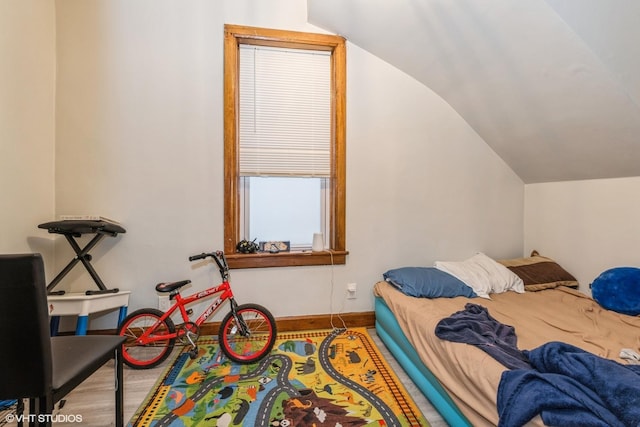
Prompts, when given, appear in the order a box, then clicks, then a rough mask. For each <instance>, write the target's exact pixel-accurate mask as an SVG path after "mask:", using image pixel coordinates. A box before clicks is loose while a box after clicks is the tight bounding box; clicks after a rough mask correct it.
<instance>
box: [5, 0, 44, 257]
mask: <svg viewBox="0 0 640 427" xmlns="http://www.w3.org/2000/svg"><path fill="white" fill-rule="evenodd" d="M0 62H1V65H0V67H1V69H2V71H1V72H0V253H26V252H40V253H42V254H43V255H44V257H45V259H51V257H50V254H51V253H52V245H51V240H50V238H49V236H47V235H46V232H45V234H42V233H40V230H39V229H38V228H37V226H38V224H41V223H43V222H45V221H49V220H50V219H51V217H52V216H53V214H54V175H53V174H54V172H53V171H54V155H53V153H54V142H55V135H54V128H55V127H54V123H55V114H54V113H55V112H54V98H55V8H54V4H53V3H52V2H48V1H41V0H3V1H2V2H0Z"/></svg>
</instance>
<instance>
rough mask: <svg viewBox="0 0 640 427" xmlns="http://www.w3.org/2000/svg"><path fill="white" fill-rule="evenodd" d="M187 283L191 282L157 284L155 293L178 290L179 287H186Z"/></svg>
mask: <svg viewBox="0 0 640 427" xmlns="http://www.w3.org/2000/svg"><path fill="white" fill-rule="evenodd" d="M189 283H191V280H180V281H179V282H163V283H158V284H157V285H156V291H158V292H171V291H175V290H176V289H180V288H181V287H183V286H184V285H188V284H189Z"/></svg>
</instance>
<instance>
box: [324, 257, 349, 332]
mask: <svg viewBox="0 0 640 427" xmlns="http://www.w3.org/2000/svg"><path fill="white" fill-rule="evenodd" d="M323 252H327V253H328V254H329V255H330V256H331V292H330V295H329V311H330V315H331V317H330V322H331V328H332V329H333V330H334V331H337V330H341V331H344V330H346V329H347V324H346V323H345V321H344V319H343V318H342V316H340V314H341V313H342V310H343V309H344V298H343V300H342V306H341V307H340V310H339V311H338V313H337V314H335V316H336V317H337V318H338V319H340V322H341V323H342V328H339V327H337V326H335V324H334V323H333V316H334V313H333V290H334V288H335V282H334V280H333V278H334V275H333V270H334V263H333V251H331V250H328V249H324V250H323Z"/></svg>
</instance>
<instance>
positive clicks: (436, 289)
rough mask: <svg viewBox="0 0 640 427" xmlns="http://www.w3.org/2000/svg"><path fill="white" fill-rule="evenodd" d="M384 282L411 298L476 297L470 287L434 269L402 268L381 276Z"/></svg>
mask: <svg viewBox="0 0 640 427" xmlns="http://www.w3.org/2000/svg"><path fill="white" fill-rule="evenodd" d="M382 277H384V280H386V281H387V282H389V283H391V284H392V285H393V286H395V287H396V288H398V289H399V290H400V291H401V292H402V293H404V294H407V295H409V296H412V297H425V298H440V297H447V298H452V297H458V296H463V297H469V298H474V297H476V296H477V295H476V294H475V292H473V289H471V287H469V286H467V285H465V284H464V282H462V281H461V280H459V279H457V278H455V277H453V276H452V275H451V274H449V273H446V272H444V271H442V270H438V269H437V268H435V267H402V268H396V269H393V270H389V271H387V272H386V273H383V274H382Z"/></svg>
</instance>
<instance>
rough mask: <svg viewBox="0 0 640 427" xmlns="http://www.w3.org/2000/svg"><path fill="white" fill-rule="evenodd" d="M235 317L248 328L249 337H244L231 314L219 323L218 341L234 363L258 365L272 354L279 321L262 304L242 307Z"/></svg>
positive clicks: (240, 306)
mask: <svg viewBox="0 0 640 427" xmlns="http://www.w3.org/2000/svg"><path fill="white" fill-rule="evenodd" d="M236 314H237V315H238V316H239V317H240V318H241V319H242V320H243V321H244V323H245V324H246V325H247V326H248V329H249V335H248V336H242V334H241V333H240V327H239V326H238V324H237V322H236V318H235V316H234V314H233V311H229V312H228V313H227V314H226V315H225V316H224V318H223V319H222V323H221V324H220V330H219V331H218V342H219V344H220V348H221V349H222V352H223V353H224V354H225V355H226V356H227V357H228V358H229V359H230V360H232V361H233V362H236V363H241V364H247V363H253V362H257V361H259V360H260V359H262V358H264V357H265V356H266V355H268V354H269V353H270V352H271V349H272V348H273V345H274V343H275V341H276V334H277V330H276V321H275V319H274V317H273V315H272V314H271V313H270V312H269V310H267V309H266V308H264V307H263V306H261V305H258V304H242V305H239V306H238V307H237V308H236Z"/></svg>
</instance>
